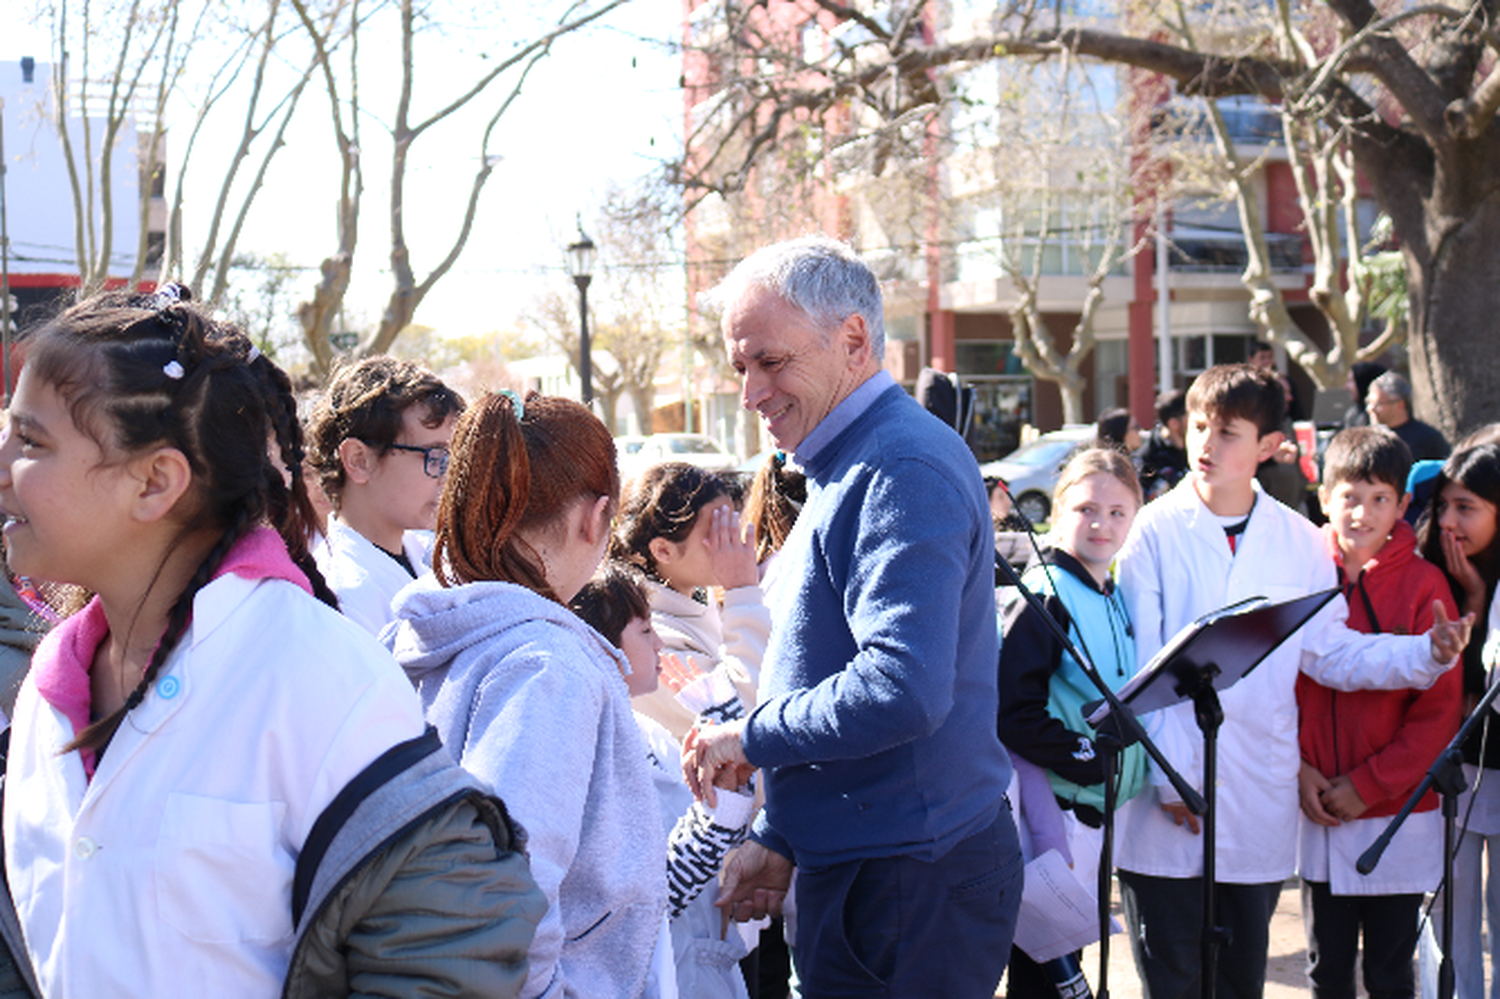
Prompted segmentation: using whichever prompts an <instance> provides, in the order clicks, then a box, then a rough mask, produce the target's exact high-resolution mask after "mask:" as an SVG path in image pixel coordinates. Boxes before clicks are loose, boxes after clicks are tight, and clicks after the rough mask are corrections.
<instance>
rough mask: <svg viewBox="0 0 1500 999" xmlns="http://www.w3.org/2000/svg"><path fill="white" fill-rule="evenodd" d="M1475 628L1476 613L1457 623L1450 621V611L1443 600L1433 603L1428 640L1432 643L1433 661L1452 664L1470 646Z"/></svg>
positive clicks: (1469, 614)
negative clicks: (1470, 637) (1465, 647)
mask: <svg viewBox="0 0 1500 999" xmlns="http://www.w3.org/2000/svg"><path fill="white" fill-rule="evenodd" d="M1473 627H1474V612H1473V611H1470V612H1469V613H1467V614H1465V615H1464V616H1463V617H1461V618H1459V619H1458V620H1457V621H1450V620H1449V619H1448V610H1447V608H1445V607H1444V606H1443V602H1442V601H1441V600H1434V601H1433V602H1432V630H1431V631H1429V632H1428V633H1427V640H1428V641H1429V642H1431V643H1432V661H1433V662H1439V663H1446V662H1452V661H1453V660H1455V659H1457V658H1458V654H1459V653H1460V652H1462V651H1463V650H1464V646H1465V645H1468V644H1469V631H1470V630H1471V629H1472V628H1473Z"/></svg>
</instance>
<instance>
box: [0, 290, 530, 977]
mask: <svg viewBox="0 0 1500 999" xmlns="http://www.w3.org/2000/svg"><path fill="white" fill-rule="evenodd" d="M190 297H191V296H190V295H188V294H187V292H186V289H181V288H178V287H177V286H172V285H169V286H167V287H166V288H165V289H164V290H162V291H160V292H157V293H156V294H154V295H146V296H137V295H130V294H126V293H110V294H105V295H101V296H97V297H95V298H91V299H88V300H86V301H84V302H81V303H79V304H78V305H75V306H73V307H72V308H70V309H67V310H66V311H64V312H63V313H62V314H61V315H60V316H58V317H57V318H56V319H54V320H52V321H51V322H50V323H48V324H46V325H45V326H43V327H42V328H41V329H40V330H38V331H36V332H35V333H34V334H32V335H31V336H29V337H28V338H27V340H26V341H25V343H24V367H23V369H22V372H21V377H20V380H19V382H18V384H17V388H16V394H15V398H14V400H13V403H12V406H11V409H10V413H9V418H8V423H7V426H6V428H5V433H4V436H3V438H0V515H3V516H4V534H5V538H6V542H7V545H8V548H9V553H10V559H11V564H12V566H13V567H14V568H15V570H16V571H17V572H19V573H22V574H25V575H27V576H30V577H32V578H35V579H40V580H47V581H51V582H65V583H72V584H76V585H78V586H81V587H84V588H86V589H87V590H89V591H91V592H92V593H94V594H95V596H94V597H93V599H92V600H91V601H90V602H89V603H88V604H87V606H85V607H84V608H83V609H82V610H81V611H79V612H78V613H76V614H74V615H73V616H71V617H69V618H67V619H66V620H64V621H63V622H62V623H60V624H59V625H58V626H57V627H56V628H55V629H54V630H53V632H52V633H51V634H50V635H49V636H48V638H47V639H46V640H45V641H44V642H43V644H42V645H41V646H40V647H39V649H38V651H37V653H36V656H35V659H34V663H33V668H32V671H31V674H30V676H29V677H28V678H27V680H26V682H25V684H24V685H23V687H22V689H21V692H20V695H19V697H18V700H17V705H16V712H15V717H14V720H13V726H12V729H11V737H10V745H9V754H8V759H7V761H6V780H5V784H4V791H5V796H4V803H3V832H4V859H5V874H6V880H7V883H8V886H9V889H10V893H11V895H10V899H9V900H7V901H13V903H14V910H13V912H12V911H11V910H9V907H8V906H0V939H3V940H4V942H5V944H6V949H7V950H8V952H9V953H8V955H0V956H9V957H10V958H11V959H12V960H13V962H14V964H15V965H16V966H17V970H19V971H20V973H21V975H22V976H23V978H24V979H27V980H28V983H29V984H30V986H31V988H32V991H33V992H35V993H37V994H41V995H49V996H65V995H80V996H83V995H87V996H103V995H109V996H133V995H140V996H160V995H182V994H191V993H197V992H201V991H204V990H205V989H209V990H211V991H213V992H214V993H215V994H216V995H225V996H246V997H250V996H271V995H275V994H277V993H282V994H287V995H313V994H316V995H336V994H348V993H349V992H351V991H359V992H378V993H381V994H391V995H409V994H418V993H421V992H423V990H424V989H426V988H428V987H429V986H433V987H435V988H436V991H440V992H442V993H443V994H465V995H477V994H486V995H496V994H499V995H515V994H516V993H517V992H518V990H519V988H520V984H521V982H522V981H524V979H525V974H526V964H525V950H526V946H527V944H528V943H529V941H530V937H531V932H532V929H533V927H534V925H535V923H536V921H537V919H539V918H540V898H539V896H538V894H537V892H536V890H535V885H534V884H533V883H532V882H531V880H530V875H529V873H528V871H527V868H526V861H525V858H524V857H523V856H521V855H520V854H519V853H516V852H513V850H512V846H513V842H512V840H513V838H514V839H516V840H519V834H518V833H516V831H515V830H513V829H512V828H511V826H510V823H509V820H508V819H507V818H506V816H505V812H504V808H503V805H501V804H500V802H499V801H498V799H494V798H493V797H491V796H490V795H488V794H487V793H486V792H485V791H484V790H483V789H482V788H480V787H479V786H478V785H476V784H475V783H474V782H473V781H472V780H471V779H469V778H467V777H466V776H465V775H463V774H462V772H461V771H458V770H457V768H456V767H453V766H452V764H451V762H450V761H448V760H447V759H446V757H445V755H444V754H443V753H442V752H440V751H438V750H439V749H440V747H439V746H438V744H437V743H436V740H435V737H431V736H426V735H424V726H423V722H422V715H421V706H420V703H419V702H418V700H417V698H416V696H415V694H414V692H413V691H412V689H411V687H410V685H409V684H408V683H407V681H406V679H405V678H404V677H403V676H402V674H401V671H400V670H399V669H398V668H397V667H396V666H395V664H394V663H392V662H391V660H390V658H389V656H387V655H386V654H385V653H384V652H383V650H382V649H381V648H380V647H379V645H378V644H377V643H376V642H375V641H374V640H373V639H372V638H371V637H370V636H369V635H368V634H366V633H365V632H364V631H363V630H362V629H360V628H359V627H357V626H356V625H354V624H352V623H351V622H349V621H347V620H345V619H344V618H342V617H340V616H339V615H338V614H336V613H334V611H333V610H331V609H330V607H329V606H328V604H331V603H332V602H333V598H332V594H331V593H329V591H328V589H327V587H326V586H325V585H324V584H323V582H322V577H321V576H320V575H319V574H318V571H317V567H316V566H315V565H314V563H313V561H312V559H311V558H310V557H309V555H308V552H307V546H306V532H305V528H304V520H303V517H304V515H305V511H306V503H307V498H306V495H305V489H304V486H303V484H302V475H301V463H302V459H303V453H302V441H301V433H300V429H299V427H298V423H297V420H296V408H295V403H294V401H293V399H292V396H291V392H290V385H289V384H288V382H287V379H286V376H285V375H284V374H283V373H282V372H281V371H280V370H279V369H277V368H276V366H275V365H274V364H272V363H271V362H270V361H269V360H268V359H267V358H265V357H262V356H260V354H259V352H258V351H256V350H255V348H254V347H253V346H252V345H251V343H250V341H249V340H248V339H247V338H246V337H245V336H244V335H243V334H242V333H240V332H239V331H238V330H236V329H235V328H233V327H232V326H229V325H226V324H222V323H218V322H216V321H214V320H213V319H211V318H210V317H209V316H208V315H207V314H206V313H204V312H202V311H200V310H199V309H197V308H196V307H195V306H194V305H192V303H191V302H190V301H189V299H190ZM315 597H316V598H321V601H320V599H315ZM273 629H274V631H273ZM418 884H420V886H421V891H420V893H419V894H418V893H416V892H415V891H414V889H415V888H416V886H417V885H418ZM480 903H482V904H480ZM418 909H419V910H420V913H421V914H420V916H411V915H409V913H410V912H412V911H413V910H418ZM12 917H15V918H12ZM418 922H419V923H420V924H419V925H417V923H418ZM17 929H18V930H19V931H20V932H19V933H16V932H14V931H15V930H17ZM494 931H498V932H494ZM398 954H399V955H400V959H399V960H397V959H396V958H395V955H398Z"/></svg>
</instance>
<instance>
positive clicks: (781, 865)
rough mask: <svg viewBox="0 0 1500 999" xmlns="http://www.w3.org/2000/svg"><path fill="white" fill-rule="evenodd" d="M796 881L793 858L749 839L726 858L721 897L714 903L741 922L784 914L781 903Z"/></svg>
mask: <svg viewBox="0 0 1500 999" xmlns="http://www.w3.org/2000/svg"><path fill="white" fill-rule="evenodd" d="M791 883H792V862H791V861H790V860H788V859H786V858H785V857H783V856H782V855H781V854H779V853H777V852H776V851H775V850H768V849H766V848H765V847H763V846H761V845H760V844H759V843H757V842H755V840H753V839H752V840H746V841H745V842H744V843H742V844H741V845H740V846H739V847H737V848H736V849H735V850H734V851H733V852H732V853H730V854H729V856H728V857H727V858H726V859H725V861H724V869H723V870H722V871H720V872H719V900H718V901H717V902H715V903H714V904H715V905H717V906H718V907H719V908H720V909H723V910H724V913H725V915H726V916H728V917H729V918H732V919H733V920H734V921H735V922H737V923H744V922H749V921H750V920H752V919H762V918H764V917H766V916H779V915H781V903H782V902H783V901H784V900H785V899H786V892H787V888H788V887H790V886H791Z"/></svg>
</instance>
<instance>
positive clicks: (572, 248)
mask: <svg viewBox="0 0 1500 999" xmlns="http://www.w3.org/2000/svg"><path fill="white" fill-rule="evenodd" d="M597 252H598V250H597V249H596V248H595V246H594V241H593V240H591V239H589V237H588V236H587V234H585V233H584V231H583V224H582V223H581V222H580V223H579V226H578V242H576V243H573V244H571V245H569V247H568V271H569V273H571V274H572V275H573V283H574V284H576V285H578V379H579V381H581V382H583V404H584V405H585V406H587V405H589V404H590V403H592V402H593V401H594V364H593V360H592V359H591V358H590V357H589V282H590V281H591V280H593V277H594V275H593V270H594V256H595V254H596V253H597Z"/></svg>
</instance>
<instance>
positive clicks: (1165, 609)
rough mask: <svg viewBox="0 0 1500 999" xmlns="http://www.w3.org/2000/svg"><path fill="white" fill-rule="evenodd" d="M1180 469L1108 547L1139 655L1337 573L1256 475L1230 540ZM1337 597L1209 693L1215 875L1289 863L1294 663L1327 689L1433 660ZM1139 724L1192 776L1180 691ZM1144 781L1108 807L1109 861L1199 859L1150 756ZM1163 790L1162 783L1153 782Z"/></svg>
mask: <svg viewBox="0 0 1500 999" xmlns="http://www.w3.org/2000/svg"><path fill="white" fill-rule="evenodd" d="M1193 480H1194V477H1193V476H1191V475H1190V476H1189V477H1188V478H1186V479H1184V480H1183V481H1182V482H1181V483H1179V484H1178V486H1177V487H1176V488H1175V489H1173V490H1172V491H1171V492H1169V493H1167V494H1166V495H1165V496H1163V497H1162V498H1160V499H1158V500H1155V501H1154V502H1152V503H1150V504H1148V505H1147V506H1146V507H1145V508H1144V509H1143V510H1142V511H1141V513H1140V516H1138V517H1137V518H1136V521H1135V525H1134V527H1133V528H1132V529H1131V532H1130V537H1129V538H1128V539H1127V540H1126V542H1125V547H1124V548H1123V549H1121V551H1120V587H1121V590H1122V592H1123V593H1124V595H1125V600H1126V603H1127V604H1129V606H1130V618H1131V621H1132V622H1133V624H1134V626H1135V635H1136V655H1137V657H1138V660H1137V661H1138V662H1140V663H1141V664H1142V665H1144V664H1145V663H1146V662H1148V661H1149V660H1150V658H1151V656H1153V655H1154V654H1155V653H1156V652H1157V650H1158V649H1160V648H1161V647H1162V646H1163V645H1164V644H1165V643H1166V642H1167V641H1168V640H1169V639H1170V638H1171V637H1172V636H1173V635H1175V634H1176V633H1177V632H1178V631H1179V630H1181V629H1182V628H1183V626H1185V625H1187V624H1189V623H1190V622H1192V621H1193V620H1194V619H1195V618H1197V617H1199V616H1201V615H1203V614H1205V613H1207V612H1209V611H1212V610H1216V609H1218V608H1220V607H1223V606H1225V605H1226V604H1229V603H1232V602H1234V601H1237V600H1242V599H1244V598H1246V597H1253V596H1265V597H1269V598H1271V599H1272V600H1285V599H1289V598H1292V597H1300V596H1306V595H1307V594H1310V593H1313V592H1314V591H1317V590H1326V589H1328V588H1330V587H1332V586H1334V585H1336V583H1337V576H1336V573H1335V570H1334V565H1333V560H1332V559H1331V558H1329V556H1328V554H1327V552H1326V550H1325V549H1324V545H1323V540H1322V537H1321V536H1320V535H1319V533H1318V530H1317V528H1315V527H1313V525H1312V524H1310V523H1309V522H1308V521H1307V520H1306V519H1305V518H1303V517H1302V516H1301V515H1300V514H1297V513H1294V512H1292V511H1291V510H1289V509H1287V508H1286V507H1284V506H1282V505H1281V504H1280V503H1277V502H1276V501H1275V500H1273V499H1272V498H1271V497H1270V496H1268V495H1267V494H1265V493H1264V492H1261V490H1260V487H1259V486H1258V485H1257V486H1256V502H1255V507H1254V510H1253V511H1252V512H1251V514H1250V522H1249V524H1248V525H1247V526H1246V528H1245V532H1244V534H1242V535H1241V536H1240V541H1239V550H1238V554H1233V553H1231V552H1230V550H1229V543H1228V542H1227V541H1226V540H1225V537H1224V529H1223V527H1221V526H1220V524H1219V522H1218V519H1217V518H1216V517H1215V516H1214V515H1213V513H1211V512H1210V511H1209V509H1208V507H1207V506H1205V505H1204V504H1203V501H1202V500H1201V499H1199V498H1198V494H1197V492H1196V491H1194V489H1193ZM1348 613H1349V610H1348V605H1347V604H1346V603H1345V602H1344V598H1343V597H1342V596H1336V597H1334V598H1333V600H1332V601H1331V602H1330V603H1329V604H1328V605H1327V606H1326V607H1324V608H1323V610H1322V611H1320V612H1319V614H1318V615H1317V616H1316V617H1314V618H1313V619H1312V621H1310V622H1308V624H1307V625H1305V626H1304V627H1303V628H1302V630H1301V631H1299V632H1298V633H1297V634H1296V635H1294V636H1292V638H1290V639H1288V640H1287V641H1286V642H1285V643H1283V644H1282V645H1281V647H1280V648H1278V649H1277V650H1276V651H1274V652H1272V653H1271V654H1270V655H1269V656H1267V657H1266V659H1265V660H1264V661H1262V662H1261V664H1260V665H1259V666H1257V667H1256V668H1255V669H1254V671H1253V672H1251V673H1250V674H1249V675H1248V676H1247V677H1245V678H1244V679H1243V680H1241V681H1240V682H1239V683H1237V684H1235V685H1234V686H1233V687H1231V688H1229V689H1228V690H1226V691H1223V692H1222V693H1221V694H1220V695H1219V699H1220V703H1221V704H1222V706H1223V709H1224V724H1223V726H1222V727H1221V728H1220V730H1219V747H1218V768H1219V769H1218V778H1219V779H1218V786H1217V789H1216V798H1217V809H1218V811H1217V824H1218V829H1217V836H1216V840H1217V846H1218V852H1217V856H1216V862H1217V867H1216V876H1217V880H1219V881H1224V882H1228V883H1233V884H1263V883H1267V882H1272V881H1281V880H1284V879H1286V878H1288V877H1290V876H1291V874H1292V872H1293V869H1294V868H1295V866H1296V852H1297V819H1298V815H1299V814H1300V811H1301V810H1300V807H1299V805H1298V799H1297V772H1298V768H1299V766H1300V762H1301V753H1300V750H1299V748H1298V745H1297V697H1296V679H1297V671H1298V669H1299V668H1300V669H1302V670H1304V671H1305V672H1307V673H1308V675H1310V676H1312V677H1313V678H1314V679H1316V680H1317V681H1318V682H1319V683H1322V684H1323V685H1325V686H1328V687H1333V688H1335V689H1340V690H1355V689H1362V688H1381V689H1392V688H1400V687H1426V686H1429V685H1431V683H1432V682H1433V680H1435V679H1436V678H1437V676H1438V675H1440V674H1441V672H1442V670H1443V668H1444V666H1443V665H1440V664H1438V663H1435V662H1433V660H1432V655H1431V646H1430V644H1429V642H1428V639H1427V637H1426V636H1425V635H1423V636H1396V635H1363V634H1360V633H1358V632H1354V631H1351V630H1350V629H1348V628H1347V627H1345V626H1344V620H1345V619H1346V618H1347V617H1348ZM1142 721H1143V722H1144V723H1145V725H1146V730H1147V732H1148V733H1149V734H1150V735H1151V737H1152V738H1153V739H1155V740H1156V742H1157V744H1158V745H1159V746H1160V747H1161V749H1162V751H1163V753H1165V754H1166V756H1167V758H1168V759H1169V760H1170V761H1171V762H1172V763H1173V765H1174V766H1176V767H1177V769H1178V771H1179V772H1180V773H1181V774H1182V776H1183V777H1184V778H1186V779H1187V781H1188V782H1189V783H1190V784H1192V785H1193V786H1194V787H1196V788H1198V789H1199V790H1202V783H1203V759H1202V757H1203V735H1202V733H1201V732H1200V731H1199V729H1198V726H1197V723H1196V722H1195V721H1194V719H1193V709H1192V705H1191V704H1190V703H1183V704H1177V705H1174V706H1172V707H1170V708H1164V709H1162V710H1161V711H1156V712H1152V713H1150V714H1148V715H1146V716H1145V717H1143V718H1142ZM1151 770H1152V775H1151V783H1148V785H1147V786H1146V787H1145V788H1143V789H1142V790H1141V793H1140V794H1138V795H1136V797H1135V798H1133V799H1131V800H1130V801H1129V802H1127V803H1126V805H1125V806H1124V807H1123V808H1122V809H1121V811H1120V821H1119V827H1118V839H1117V842H1118V843H1119V852H1118V864H1119V866H1120V867H1121V868H1122V869H1124V870H1128V871H1134V872H1136V873H1138V874H1149V875H1154V876H1157V877H1172V878H1190V877H1198V876H1200V875H1202V873H1203V848H1202V842H1201V839H1200V837H1199V836H1197V835H1195V834H1193V833H1190V832H1188V831H1187V828H1186V826H1177V825H1175V824H1174V823H1173V821H1172V819H1171V817H1170V816H1169V815H1168V814H1167V813H1166V812H1164V811H1163V810H1162V808H1161V803H1162V801H1163V800H1175V799H1176V795H1175V793H1174V792H1173V791H1172V789H1171V787H1170V785H1166V783H1165V777H1163V776H1162V775H1161V774H1160V773H1159V772H1158V771H1157V768H1156V767H1155V765H1153V766H1152V768H1151ZM1164 792H1165V794H1164Z"/></svg>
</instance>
